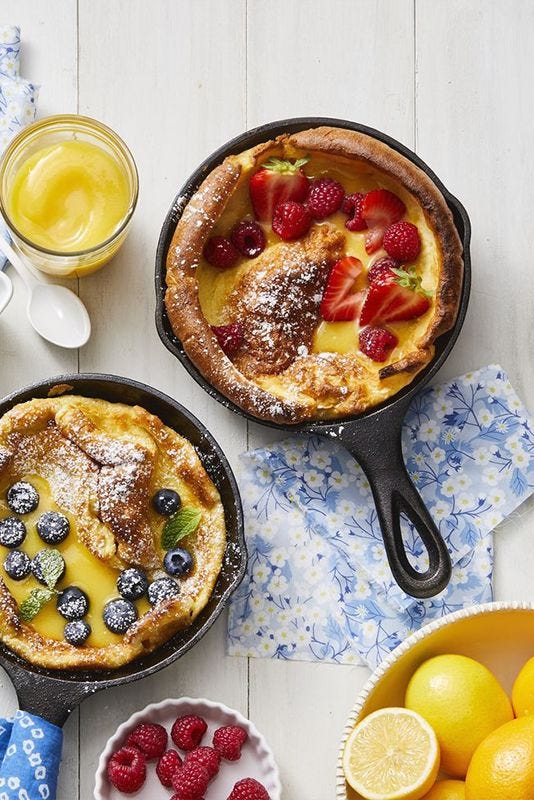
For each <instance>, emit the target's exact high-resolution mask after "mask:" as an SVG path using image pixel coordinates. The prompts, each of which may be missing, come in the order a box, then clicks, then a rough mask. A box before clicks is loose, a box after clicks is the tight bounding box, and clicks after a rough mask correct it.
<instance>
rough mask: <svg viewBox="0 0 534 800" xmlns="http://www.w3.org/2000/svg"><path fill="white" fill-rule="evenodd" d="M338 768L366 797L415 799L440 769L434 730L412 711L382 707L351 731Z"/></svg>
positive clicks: (368, 799) (383, 799)
mask: <svg viewBox="0 0 534 800" xmlns="http://www.w3.org/2000/svg"><path fill="white" fill-rule="evenodd" d="M343 769H344V771H345V777H346V779H347V782H348V783H349V784H350V785H351V786H352V788H353V789H354V790H355V791H356V792H358V794H360V795H361V796H362V797H364V798H365V800H420V798H422V797H423V795H425V794H426V793H427V792H428V790H429V789H430V788H431V786H432V785H433V784H434V782H435V780H436V776H437V774H438V770H439V745H438V740H437V738H436V734H435V733H434V731H433V730H432V728H431V727H430V725H429V724H428V722H425V720H424V719H423V718H422V717H420V716H419V714H415V713H414V712H413V711H409V710H408V709H406V708H381V709H379V710H378V711H374V712H373V713H372V714H369V716H368V717H365V719H363V720H362V721H361V722H360V723H359V724H358V725H357V726H356V727H355V728H354V730H353V731H352V733H351V735H350V736H349V738H348V740H347V744H346V745H345V752H344V754H343Z"/></svg>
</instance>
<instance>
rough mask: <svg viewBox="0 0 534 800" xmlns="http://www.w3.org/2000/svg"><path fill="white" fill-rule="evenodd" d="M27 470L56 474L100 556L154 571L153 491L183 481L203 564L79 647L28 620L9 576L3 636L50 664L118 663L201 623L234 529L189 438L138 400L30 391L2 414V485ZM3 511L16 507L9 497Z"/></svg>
mask: <svg viewBox="0 0 534 800" xmlns="http://www.w3.org/2000/svg"><path fill="white" fill-rule="evenodd" d="M28 474H34V475H38V476H40V477H42V478H43V479H44V480H46V481H47V483H48V485H49V487H50V491H51V495H52V497H53V499H54V501H55V502H56V503H57V505H58V506H59V507H61V508H62V509H63V510H64V511H65V512H68V513H70V514H72V515H73V517H74V518H75V520H76V533H74V532H73V531H71V533H70V536H74V535H77V537H78V540H79V542H81V543H82V544H83V545H84V546H85V547H86V548H87V549H88V550H89V551H90V552H91V553H92V555H93V556H95V557H96V558H97V559H100V560H101V561H102V562H103V563H105V564H107V565H110V566H112V567H114V568H115V569H117V570H122V569H125V568H126V567H128V566H131V565H136V566H140V567H143V568H144V569H145V570H146V572H147V575H148V577H149V579H153V578H155V577H159V576H160V575H162V574H165V573H163V571H162V559H163V555H164V551H163V550H162V549H161V547H160V545H159V540H160V535H161V528H162V526H163V524H164V519H163V518H162V519H161V520H155V519H154V517H155V516H156V515H155V514H154V513H153V512H152V513H151V512H150V502H151V498H152V496H153V493H154V492H155V491H157V489H159V488H162V487H172V486H176V485H177V481H178V482H179V483H180V485H181V486H185V487H187V492H188V496H189V497H190V498H191V501H192V502H193V503H194V506H195V507H196V508H198V509H199V510H201V513H202V517H201V522H200V525H199V527H198V529H197V531H196V532H195V533H194V534H192V535H190V536H189V537H186V538H185V539H184V540H183V542H184V546H186V547H187V549H188V550H189V551H190V552H191V554H192V555H193V559H194V567H193V570H192V572H191V573H190V574H189V575H188V576H187V577H186V578H181V579H180V580H179V583H180V590H181V591H180V594H179V595H178V597H177V598H174V599H171V600H166V601H164V602H162V603H160V604H158V605H156V606H154V607H151V608H150V609H149V610H148V611H147V612H146V613H145V614H144V615H143V616H141V617H140V618H139V619H138V621H137V622H135V623H134V624H133V625H132V626H131V627H130V628H129V629H128V631H127V632H126V634H125V635H124V636H123V637H122V640H121V641H119V642H117V643H115V642H113V643H112V644H109V645H107V646H105V647H90V646H87V645H86V646H83V647H74V646H72V645H70V644H68V643H67V642H66V641H58V640H56V639H53V638H46V637H45V636H43V635H42V634H41V633H39V632H37V631H36V630H35V629H34V628H33V627H32V625H31V623H28V624H27V623H24V622H23V621H22V620H21V618H20V616H19V612H18V606H17V603H16V601H15V599H14V597H13V596H12V595H11V593H10V591H9V589H8V588H7V586H6V583H5V582H4V581H3V580H2V579H1V578H0V640H1V641H2V642H3V643H4V644H6V645H7V646H8V647H9V648H11V649H12V650H14V651H15V652H16V653H18V654H19V655H20V656H22V657H23V658H25V659H26V660H27V661H30V662H32V663H34V664H38V665H40V666H42V667H48V668H87V669H100V668H110V667H111V668H112V667H118V666H121V665H123V664H125V663H127V662H129V661H131V660H132V659H135V658H138V657H139V656H141V655H143V654H144V653H147V652H150V651H151V650H154V649H155V648H156V647H158V646H159V645H160V644H162V643H163V642H165V641H167V639H169V638H170V637H171V636H173V635H174V634H175V633H176V632H177V631H178V630H180V629H182V628H185V627H187V626H188V625H190V624H191V622H193V620H194V619H195V617H196V616H197V615H198V614H199V613H200V612H201V611H202V609H203V608H204V606H205V605H206V603H207V602H208V600H209V598H210V595H211V593H212V591H213V588H214V586H215V583H216V580H217V577H218V575H219V572H220V570H221V566H222V560H223V556H224V550H225V545H226V530H225V521H224V511H223V506H222V503H221V499H220V496H219V493H218V491H217V489H216V488H215V486H214V484H213V483H212V481H211V480H210V478H209V477H208V475H207V473H206V471H205V469H204V467H203V466H202V464H201V462H200V460H199V458H198V456H197V454H196V452H195V450H194V448H193V446H192V445H191V443H190V442H189V441H187V440H186V439H184V438H183V437H182V436H180V435H179V434H177V433H176V432H175V431H173V430H172V429H171V428H168V427H167V426H165V425H164V424H163V423H162V422H161V420H160V419H158V417H155V416H154V415H152V414H150V413H148V411H146V410H145V409H143V408H141V407H139V406H127V405H123V404H120V403H109V402H107V401H104V400H98V399H88V398H83V397H77V396H68V395H67V396H64V397H56V398H49V399H35V400H30V401H29V402H27V403H22V404H20V405H18V406H15V407H14V408H13V409H12V410H11V411H9V412H8V413H7V414H5V415H4V416H3V417H2V419H1V420H0V485H1V486H2V487H3V488H4V489H5V487H7V486H9V485H12V484H13V483H15V482H16V481H17V480H20V478H21V477H22V476H24V475H28ZM0 511H1V512H3V513H2V514H1V515H0V516H7V515H8V513H9V511H8V510H7V507H6V506H3V504H2V502H0ZM6 512H7V513H6ZM67 569H68V563H67ZM117 575H118V573H117ZM69 581H72V582H75V581H76V576H75V575H69ZM117 595H118V592H117Z"/></svg>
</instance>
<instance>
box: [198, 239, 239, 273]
mask: <svg viewBox="0 0 534 800" xmlns="http://www.w3.org/2000/svg"><path fill="white" fill-rule="evenodd" d="M204 258H205V259H206V261H207V262H208V263H209V264H211V265H212V266H214V267H219V269H228V267H233V266H234V264H235V262H236V261H237V259H238V258H239V253H238V252H237V250H236V249H235V247H234V245H233V244H232V242H231V241H230V240H229V239H226V238H225V237H224V236H212V237H211V239H208V241H207V242H206V244H205V245H204Z"/></svg>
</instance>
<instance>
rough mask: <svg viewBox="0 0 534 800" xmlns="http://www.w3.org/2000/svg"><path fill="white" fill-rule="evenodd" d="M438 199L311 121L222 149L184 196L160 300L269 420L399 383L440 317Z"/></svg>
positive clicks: (247, 403) (429, 352)
mask: <svg viewBox="0 0 534 800" xmlns="http://www.w3.org/2000/svg"><path fill="white" fill-rule="evenodd" d="M462 278H463V259H462V246H461V242H460V239H459V237H458V234H457V231H456V228H455V226H454V222H453V219H452V215H451V212H450V210H449V208H448V206H447V204H446V202H445V199H444V198H443V196H442V194H441V193H440V191H439V190H438V188H437V187H436V185H435V184H434V183H433V182H432V181H431V180H430V178H429V177H428V176H427V175H426V174H425V173H424V172H423V171H422V170H421V169H419V168H418V167H417V166H415V164H413V163H412V162H411V161H410V160H408V159H407V158H405V157H404V156H403V155H401V154H400V153H398V152H397V151H396V150H393V149H392V148H390V147H389V146H387V145H386V144H384V143H383V142H381V141H379V140H377V139H375V138H373V137H371V136H368V135H366V134H363V133H359V132H356V131H352V130H345V129H340V128H332V127H319V128H313V129H310V130H305V131H301V132H299V133H295V134H284V135H282V136H280V137H278V138H277V139H275V140H273V141H269V142H265V143H264V144H261V145H258V146H256V147H254V148H253V149H251V150H248V151H246V152H243V153H240V154H239V155H231V156H228V157H227V158H226V159H225V160H224V161H223V163H222V164H220V166H218V167H216V168H215V169H214V170H213V171H212V172H211V173H209V174H208V176H207V177H206V178H205V180H204V181H203V183H202V184H201V186H200V187H199V189H198V190H197V191H196V192H195V194H194V195H193V196H192V197H191V199H190V200H189V202H188V203H187V205H186V207H185V209H184V210H183V213H182V215H181V218H180V220H179V221H178V224H177V227H176V230H175V232H174V236H173V240H172V243H171V246H170V248H169V252H168V256H167V271H166V284H167V289H166V295H165V306H166V310H167V315H168V317H169V320H170V323H171V326H172V329H173V331H174V333H175V335H176V336H177V337H178V339H179V340H180V341H181V343H182V345H183V347H184V349H185V352H186V353H187V355H188V357H189V358H190V360H191V361H192V362H193V363H194V364H195V365H196V367H197V368H198V369H199V370H200V372H201V373H202V374H203V375H204V376H205V377H206V378H207V380H208V381H209V382H210V383H211V384H212V385H213V386H215V387H216V388H217V389H218V390H219V391H220V392H221V393H222V394H224V395H225V396H226V397H227V398H229V399H230V400H231V401H233V402H234V403H235V404H236V405H238V406H239V407H241V408H242V409H244V410H245V411H247V412H248V413H250V414H252V415H254V416H255V417H257V418H259V419H263V420H267V421H271V422H285V423H299V422H303V421H306V420H314V419H336V418H340V417H344V416H353V415H356V414H359V413H361V412H363V411H365V410H367V409H369V408H371V407H373V406H375V405H377V404H379V403H381V402H383V401H384V400H386V399H387V398H388V397H391V396H392V395H394V394H396V393H397V392H398V391H400V389H402V388H403V387H404V386H406V385H407V384H409V383H410V382H411V381H412V380H413V378H414V376H415V375H416V374H417V373H418V372H419V371H420V370H421V369H422V368H423V367H424V366H426V365H427V364H428V363H429V362H430V361H431V359H432V357H433V355H434V342H435V340H436V338H437V337H438V336H440V335H441V334H442V333H445V332H446V331H448V330H449V329H450V328H451V327H452V326H453V324H454V321H455V318H456V314H457V310H458V304H459V298H460V292H461V286H462Z"/></svg>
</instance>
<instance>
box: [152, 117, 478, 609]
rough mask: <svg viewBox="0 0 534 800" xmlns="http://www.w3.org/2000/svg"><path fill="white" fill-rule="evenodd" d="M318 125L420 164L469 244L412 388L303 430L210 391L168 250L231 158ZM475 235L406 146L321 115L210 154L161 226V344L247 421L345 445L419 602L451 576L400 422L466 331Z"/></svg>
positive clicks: (401, 578) (261, 131) (397, 568)
mask: <svg viewBox="0 0 534 800" xmlns="http://www.w3.org/2000/svg"><path fill="white" fill-rule="evenodd" d="M320 125H331V126H333V127H337V128H347V129H349V130H355V131H360V132H361V133H366V134H367V135H368V136H372V137H374V138H375V139H379V140H380V141H381V142H384V143H385V144H387V145H389V146H390V147H392V148H393V149H394V150H397V152H399V153H401V154H402V155H403V156H405V157H406V158H407V159H408V160H409V161H412V162H413V163H414V164H416V165H417V166H418V167H420V169H422V170H423V172H425V173H426V174H427V175H428V176H429V178H430V179H431V180H432V181H433V182H434V183H435V185H436V186H437V187H438V189H439V190H440V192H441V193H442V194H443V196H444V198H445V200H446V202H447V205H448V206H449V208H450V210H451V212H452V215H453V218H454V224H455V225H456V228H457V230H458V233H459V236H460V239H461V240H462V243H463V248H464V280H463V286H462V293H461V298H460V307H459V311H458V316H457V319H456V323H455V325H454V328H453V329H452V330H450V331H449V332H447V333H446V334H444V335H443V336H441V337H440V338H439V339H438V340H437V341H436V353H435V357H434V359H433V360H432V362H431V363H430V364H429V365H428V366H427V367H426V368H425V369H424V370H423V371H422V372H421V373H419V375H418V376H417V378H416V379H415V380H414V381H413V382H412V383H411V384H410V385H409V386H407V387H406V388H405V389H404V390H403V391H401V392H399V393H398V394H396V395H394V396H393V397H392V398H390V399H389V400H387V401H386V402H385V403H383V404H382V405H380V406H377V407H376V408H373V409H371V410H370V411H367V412H366V413H364V414H360V415H358V416H353V417H348V418H345V419H339V420H336V421H335V422H332V421H326V422H320V421H318V422H308V423H305V424H299V425H284V424H278V423H270V422H266V421H265V420H262V419H257V418H256V417H254V416H252V415H251V414H248V413H246V412H245V411H243V410H242V409H241V408H239V407H238V406H237V405H235V404H234V403H232V401H230V400H229V399H228V398H227V397H225V396H224V395H223V394H221V393H220V392H219V391H218V390H217V389H215V388H214V387H213V386H211V385H210V383H209V382H208V381H207V380H206V378H205V377H204V376H203V375H202V374H201V373H200V372H199V370H198V369H197V368H196V367H195V365H194V364H193V363H192V362H191V361H190V360H189V357H188V356H187V354H186V353H185V351H184V349H183V346H182V343H181V342H180V341H179V340H178V339H177V337H176V336H175V335H174V333H173V330H172V328H171V325H170V322H169V319H168V317H167V314H166V311H165V305H164V296H165V289H166V284H165V272H166V266H165V265H166V260H167V252H168V250H169V247H170V244H171V240H172V237H173V234H174V231H175V228H176V225H177V223H178V220H179V219H180V217H181V214H182V211H183V209H184V207H185V205H186V204H187V201H188V200H189V199H190V197H191V196H192V195H193V194H194V192H195V191H196V190H197V189H198V187H199V185H200V184H201V183H202V181H203V179H204V178H205V177H206V175H207V174H208V173H209V172H211V170H213V169H214V168H215V167H216V166H217V165H218V164H220V163H221V162H222V161H223V159H224V158H225V157H226V156H228V155H232V154H237V153H240V152H242V151H243V150H247V149H249V148H251V147H254V146H255V145H257V144H260V143H262V142H265V141H267V140H269V139H272V138H274V137H275V136H279V135H280V134H282V133H295V132H297V131H301V130H306V129H307V128H315V127H318V126H320ZM470 235H471V225H470V222H469V217H468V216H467V213H466V211H465V209H464V208H463V206H462V205H461V203H460V202H459V201H458V200H457V199H456V198H455V197H453V196H452V195H451V194H450V193H449V192H448V191H447V189H446V188H445V187H444V186H443V184H442V183H441V181H440V180H439V179H438V178H437V177H436V175H435V174H434V173H433V172H432V170H431V169H429V167H427V165H426V164H425V163H424V162H423V161H421V159H420V158H419V157H418V156H416V155H415V153H412V152H411V151H410V150H408V148H406V147H404V145H402V144H400V143H399V142H397V141H396V140H395V139H392V138H391V137H390V136H386V135H385V134H384V133H381V132H380V131H377V130H374V129H373V128H368V127H366V126H365V125H359V124H357V123H355V122H348V121H347V120H340V119H329V118H322V117H300V118H296V119H287V120H281V121H278V122H272V123H269V124H267V125H262V126H261V127H259V128H254V129H253V130H251V131H247V132H246V133H244V134H242V135H241V136H238V137H237V138H235V139H232V140H231V141H230V142H228V143H227V144H225V145H223V147H221V148H219V150H217V151H216V152H215V153H213V154H212V155H211V156H209V158H207V159H206V160H205V161H204V162H203V163H202V164H201V165H200V166H199V167H198V169H196V170H195V172H193V174H192V175H191V177H190V178H189V179H188V180H187V181H186V182H185V184H184V186H183V187H182V189H181V190H180V192H179V193H178V195H177V197H176V199H175V201H174V203H173V205H172V207H171V209H170V210H169V212H168V214H167V217H166V218H165V222H164V223H163V227H162V229H161V234H160V238H159V242H158V249H157V254H156V298H157V308H156V327H157V329H158V333H159V336H160V338H161V340H162V342H163V344H164V345H165V346H166V347H167V348H168V350H170V351H171V353H173V354H174V355H175V356H176V357H177V358H178V359H179V360H180V361H181V362H182V364H183V365H184V367H185V368H186V369H187V371H188V372H189V374H190V375H191V376H192V377H193V378H194V379H195V380H196V382H197V383H198V384H200V386H202V388H203V389H205V390H206V392H208V394H210V395H211V396H212V397H214V398H216V399H217V400H218V401H219V402H220V403H222V404H223V405H224V406H226V407H227V408H230V409H231V410H232V411H234V412H235V413H237V414H240V415H241V416H242V417H245V418H246V419H249V420H252V421H254V422H260V423H261V424H263V425H270V427H275V428H278V429H280V430H284V431H290V432H292V433H307V434H310V433H314V434H318V435H320V436H326V437H328V438H330V439H337V440H338V441H340V442H341V444H343V445H344V446H345V447H346V448H347V450H349V452H350V453H351V454H352V455H353V456H354V457H355V458H356V460H357V461H358V462H359V463H360V465H361V466H362V469H363V470H364V472H365V474H366V475H367V478H368V480H369V483H370V485H371V489H372V492H373V497H374V501H375V504H376V510H377V514H378V519H379V522H380V527H381V530H382V535H383V538H384V544H385V548H386V553H387V557H388V561H389V565H390V567H391V571H392V573H393V576H394V578H395V580H396V581H397V583H398V584H399V586H400V587H401V589H403V590H404V591H405V592H406V593H407V594H409V595H412V596H413V597H419V598H425V597H432V596H434V595H436V594H438V593H439V592H441V591H442V590H443V589H444V588H445V587H446V586H447V584H448V582H449V579H450V575H451V562H450V557H449V554H448V551H447V548H446V546H445V543H444V541H443V539H442V538H441V536H440V534H439V531H438V529H437V527H436V525H435V524H434V522H433V520H432V518H431V516H430V514H429V513H428V511H427V509H426V507H425V505H424V503H423V502H422V500H421V498H420V496H419V494H418V492H417V490H416V488H415V486H414V484H413V483H412V481H411V479H410V477H409V475H408V473H407V471H406V467H405V465H404V459H403V456H402V447H401V429H402V421H403V419H404V416H405V414H406V411H407V410H408V406H409V405H410V401H411V400H412V398H413V396H414V395H415V394H416V392H418V391H419V390H420V389H421V388H422V387H423V386H424V385H425V384H426V383H428V381H429V380H430V379H431V378H433V377H434V375H435V374H436V372H437V371H438V370H439V368H440V367H441V365H442V364H443V363H444V361H445V359H446V358H447V356H448V355H449V353H450V351H451V349H452V347H453V345H454V343H455V342H456V339H457V338H458V335H459V333H460V330H461V328H462V325H463V322H464V319H465V314H466V311H467V305H468V301H469V290H470V285H471V261H470V255H469V242H470ZM401 514H403V515H405V516H406V517H408V518H409V519H410V520H411V522H412V523H413V524H414V526H415V528H416V529H417V531H418V533H419V535H420V537H421V539H422V541H423V543H424V545H425V547H426V549H427V552H428V557H429V567H428V570H427V571H426V572H424V573H420V572H417V571H416V570H415V569H414V568H413V566H412V565H411V564H410V562H409V559H408V557H407V554H406V550H405V547H404V543H403V538H402V531H401Z"/></svg>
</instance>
